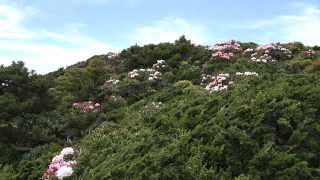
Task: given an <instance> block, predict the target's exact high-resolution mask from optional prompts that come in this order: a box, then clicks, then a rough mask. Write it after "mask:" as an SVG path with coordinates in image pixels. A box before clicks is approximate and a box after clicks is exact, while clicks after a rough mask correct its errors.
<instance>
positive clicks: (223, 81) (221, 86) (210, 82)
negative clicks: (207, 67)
mask: <svg viewBox="0 0 320 180" xmlns="http://www.w3.org/2000/svg"><path fill="white" fill-rule="evenodd" d="M258 75H259V74H258V73H256V72H250V71H246V72H236V74H235V76H258ZM230 79H231V76H230V74H229V73H221V74H218V75H216V76H212V75H207V74H203V75H202V79H201V85H202V86H206V89H207V90H208V91H210V92H216V91H222V90H226V89H228V87H229V85H231V84H233V83H234V82H233V81H231V80H230Z"/></svg>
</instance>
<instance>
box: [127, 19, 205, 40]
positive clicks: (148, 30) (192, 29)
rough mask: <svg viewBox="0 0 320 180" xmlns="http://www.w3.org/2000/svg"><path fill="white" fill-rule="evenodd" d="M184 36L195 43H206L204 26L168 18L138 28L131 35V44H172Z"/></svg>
mask: <svg viewBox="0 0 320 180" xmlns="http://www.w3.org/2000/svg"><path fill="white" fill-rule="evenodd" d="M182 35H185V36H186V37H187V38H189V39H191V40H192V41H193V42H195V43H206V42H207V41H208V36H207V35H208V33H207V30H206V28H205V27H204V26H202V25H198V24H195V23H191V22H189V21H187V20H185V19H182V18H177V17H168V18H165V19H162V20H159V21H155V22H154V23H152V24H150V25H146V26H141V27H138V28H137V29H136V30H135V32H133V33H132V37H131V39H132V41H133V43H138V44H140V45H142V44H150V43H154V44H155V43H160V42H173V41H174V40H177V39H178V38H179V37H180V36H182Z"/></svg>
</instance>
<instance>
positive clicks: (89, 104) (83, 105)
mask: <svg viewBox="0 0 320 180" xmlns="http://www.w3.org/2000/svg"><path fill="white" fill-rule="evenodd" d="M72 107H73V108H76V109H79V110H80V111H82V112H85V113H88V112H96V111H98V110H99V108H100V107H101V105H100V104H99V103H94V102H93V101H84V102H75V103H73V104H72Z"/></svg>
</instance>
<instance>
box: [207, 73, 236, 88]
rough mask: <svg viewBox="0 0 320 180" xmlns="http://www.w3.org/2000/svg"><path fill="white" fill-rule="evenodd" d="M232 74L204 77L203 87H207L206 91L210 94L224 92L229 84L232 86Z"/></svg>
mask: <svg viewBox="0 0 320 180" xmlns="http://www.w3.org/2000/svg"><path fill="white" fill-rule="evenodd" d="M229 77H230V74H228V73H226V74H218V75H217V76H211V75H206V74H203V75H202V82H201V84H202V85H206V90H208V91H210V92H216V91H222V90H226V89H228V84H232V82H231V83H230V82H229V81H228V78H229Z"/></svg>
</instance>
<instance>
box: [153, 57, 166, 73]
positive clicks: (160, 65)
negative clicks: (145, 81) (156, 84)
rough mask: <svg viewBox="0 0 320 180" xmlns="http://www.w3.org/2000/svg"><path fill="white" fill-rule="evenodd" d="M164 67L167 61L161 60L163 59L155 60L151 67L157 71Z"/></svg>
mask: <svg viewBox="0 0 320 180" xmlns="http://www.w3.org/2000/svg"><path fill="white" fill-rule="evenodd" d="M166 67H167V63H166V61H165V60H163V59H160V60H157V63H155V64H153V65H152V68H153V69H156V70H158V71H160V70H162V69H164V68H166Z"/></svg>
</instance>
